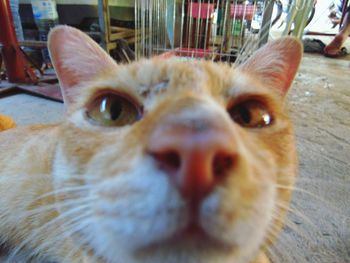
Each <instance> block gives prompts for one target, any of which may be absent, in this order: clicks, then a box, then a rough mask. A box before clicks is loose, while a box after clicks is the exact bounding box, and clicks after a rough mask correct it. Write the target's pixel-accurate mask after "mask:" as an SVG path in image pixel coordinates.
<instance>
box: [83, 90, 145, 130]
mask: <svg viewBox="0 0 350 263" xmlns="http://www.w3.org/2000/svg"><path fill="white" fill-rule="evenodd" d="M86 115H87V117H88V118H89V119H90V120H92V122H93V123H95V124H98V125H102V126H125V125H128V124H132V123H134V122H135V121H137V120H139V119H140V118H141V109H140V107H139V106H137V104H136V103H134V102H133V101H132V100H130V99H129V98H127V97H126V96H123V95H120V94H116V93H106V94H102V95H100V96H98V97H97V98H95V99H94V100H93V101H92V102H90V103H89V105H88V106H87V111H86Z"/></svg>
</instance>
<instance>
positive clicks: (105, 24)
mask: <svg viewBox="0 0 350 263" xmlns="http://www.w3.org/2000/svg"><path fill="white" fill-rule="evenodd" d="M98 22H99V24H100V31H101V46H102V48H104V49H105V50H106V51H107V52H109V50H108V44H109V42H110V34H111V33H110V32H111V31H110V19H109V5H108V0H98Z"/></svg>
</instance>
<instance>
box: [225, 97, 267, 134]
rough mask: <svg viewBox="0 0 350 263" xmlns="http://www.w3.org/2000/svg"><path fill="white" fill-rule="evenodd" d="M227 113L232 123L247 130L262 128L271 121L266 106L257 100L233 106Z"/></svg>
mask: <svg viewBox="0 0 350 263" xmlns="http://www.w3.org/2000/svg"><path fill="white" fill-rule="evenodd" d="M228 113H229V114H230V116H231V118H232V120H233V121H234V122H236V123H238V124H239V125H241V126H242V127H247V128H263V127H266V126H269V125H271V123H272V121H273V118H272V115H271V114H270V112H269V110H268V108H267V106H266V105H265V104H264V103H262V102H260V101H258V100H246V101H243V102H240V103H238V104H235V105H233V106H231V107H230V108H229V109H228Z"/></svg>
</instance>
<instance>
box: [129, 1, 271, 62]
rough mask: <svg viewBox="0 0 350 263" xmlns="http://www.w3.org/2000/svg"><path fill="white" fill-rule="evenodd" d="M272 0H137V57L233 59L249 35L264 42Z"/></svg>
mask: <svg viewBox="0 0 350 263" xmlns="http://www.w3.org/2000/svg"><path fill="white" fill-rule="evenodd" d="M273 2H274V1H239V0H234V1H232V0H231V1H230V0H207V1H201V0H197V1H195V0H149V1H144V0H135V27H136V31H137V32H138V34H136V41H135V53H136V57H137V58H138V59H139V58H141V57H151V56H154V55H160V54H163V56H167V55H169V56H170V55H176V56H180V57H187V58H205V59H211V60H214V61H231V62H234V60H235V58H236V57H237V54H238V52H239V51H240V50H241V49H242V48H243V47H244V46H245V45H246V44H247V43H246V41H247V39H249V41H250V42H251V41H253V42H259V41H260V42H261V41H264V38H263V37H264V35H267V34H268V32H266V29H267V31H268V30H269V26H270V21H271V14H272V6H273ZM267 12H269V13H270V15H269V17H267V18H265V20H266V21H267V20H268V23H265V25H264V21H263V20H264V13H267ZM253 22H254V23H255V24H256V23H258V24H259V28H260V30H255V29H254V28H253V27H252V23H253ZM265 41H267V39H265Z"/></svg>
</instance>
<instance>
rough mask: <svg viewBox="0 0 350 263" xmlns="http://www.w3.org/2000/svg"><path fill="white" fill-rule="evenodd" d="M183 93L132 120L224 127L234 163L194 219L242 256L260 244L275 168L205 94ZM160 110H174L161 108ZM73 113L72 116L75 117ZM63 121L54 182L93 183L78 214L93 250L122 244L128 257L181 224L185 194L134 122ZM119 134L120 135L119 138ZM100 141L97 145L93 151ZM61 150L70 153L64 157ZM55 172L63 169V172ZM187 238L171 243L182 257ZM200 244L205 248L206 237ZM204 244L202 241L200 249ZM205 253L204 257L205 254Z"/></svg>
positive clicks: (104, 251) (113, 253)
mask: <svg viewBox="0 0 350 263" xmlns="http://www.w3.org/2000/svg"><path fill="white" fill-rule="evenodd" d="M183 99H184V101H185V102H184V103H180V105H181V106H182V107H181V109H179V108H178V106H177V103H179V102H181V100H180V99H179V100H177V101H176V103H174V102H170V101H169V102H168V103H166V104H167V107H162V111H163V112H165V114H164V113H163V114H154V116H153V117H152V118H154V119H157V121H151V120H150V119H149V118H150V117H149V118H148V119H147V120H142V121H140V123H139V124H138V125H141V126H142V125H147V126H149V125H154V126H153V127H147V128H146V129H145V128H144V129H142V130H143V131H147V130H148V131H153V132H154V131H155V130H156V126H159V124H160V125H164V124H165V123H167V122H169V121H170V122H174V121H176V119H180V120H181V119H186V120H188V119H191V118H192V119H207V120H208V119H209V120H210V119H216V121H213V120H212V121H211V122H215V123H216V122H218V123H220V126H223V127H230V128H229V129H230V132H231V133H232V134H234V135H233V137H236V139H235V140H237V145H239V146H237V147H238V148H239V150H238V152H239V154H240V156H241V157H240V161H239V165H237V168H236V171H235V174H232V176H230V177H229V179H228V181H227V182H226V184H225V185H222V186H219V187H218V188H217V189H216V190H215V191H213V192H212V194H210V195H209V196H208V197H207V199H205V200H204V201H203V205H202V206H201V211H200V223H201V224H202V226H203V228H204V229H205V231H207V232H208V233H209V234H210V235H211V236H212V237H213V238H215V239H217V240H221V242H224V244H225V243H226V244H230V246H233V247H236V249H234V250H232V251H231V255H230V257H233V254H235V256H234V258H235V259H237V262H240V261H238V260H242V262H245V261H246V260H247V258H249V257H252V256H253V255H254V254H255V253H254V251H256V250H257V249H258V248H259V245H260V244H261V242H262V241H263V239H264V237H265V234H266V233H265V229H266V228H267V226H268V224H269V222H270V221H271V218H270V214H271V213H272V209H273V206H274V204H273V202H274V198H275V192H274V188H273V187H272V186H273V181H274V179H275V177H276V175H275V173H276V171H274V170H273V169H272V168H271V167H274V166H275V163H273V161H272V160H273V157H272V156H271V153H269V152H268V151H266V152H264V151H262V150H261V151H259V152H258V153H256V154H252V152H253V151H254V149H255V147H256V145H257V144H259V141H258V140H255V139H253V140H254V142H253V143H252V144H251V145H250V144H247V143H246V141H249V140H251V138H250V137H249V135H247V134H246V133H245V132H244V131H243V130H241V129H240V128H238V127H236V128H234V126H232V123H231V122H232V121H231V120H230V119H229V118H227V116H226V113H225V112H224V111H223V110H222V109H221V108H220V107H218V106H217V104H216V103H214V102H212V101H211V102H210V100H209V99H208V100H205V101H203V100H202V99H201V100H197V99H192V100H189V99H188V98H187V97H185V98H183ZM186 105H187V106H186ZM193 105H196V106H193ZM175 108H177V109H176V110H175ZM156 112H157V111H156ZM167 112H170V113H171V112H177V114H176V115H175V116H174V115H173V114H170V115H167V114H166V113H167ZM72 120H74V121H78V119H77V118H76V117H75V118H71V121H72ZM79 121H81V120H79ZM146 123H147V124H146ZM67 125H68V126H67V127H65V128H64V129H63V130H64V136H63V138H64V140H62V141H61V143H60V146H59V148H58V149H59V150H58V151H57V153H56V158H55V160H56V161H55V165H54V176H55V174H57V177H56V176H55V178H57V179H58V180H60V182H58V181H56V183H55V186H56V187H58V189H60V188H63V187H65V186H66V185H69V186H72V185H75V184H77V178H80V179H81V181H78V182H80V183H83V185H85V186H88V185H93V188H92V189H90V190H89V191H88V192H89V194H88V196H89V198H91V201H90V202H89V205H88V210H89V211H90V212H91V215H90V216H89V217H88V218H86V219H84V220H85V222H86V223H85V222H84V220H82V224H83V225H85V224H86V227H85V228H84V235H86V236H87V237H90V238H89V242H90V244H91V245H92V247H94V249H95V250H96V252H97V253H98V254H100V255H103V256H104V257H106V258H109V259H110V260H112V259H113V258H116V257H117V256H118V255H121V254H122V252H123V253H126V251H129V253H127V255H129V256H130V255H132V254H133V253H135V251H136V252H137V251H139V250H140V249H142V248H143V247H145V246H147V245H149V244H152V243H155V242H159V241H161V240H166V239H167V238H169V237H171V236H172V235H173V234H174V233H176V232H177V231H178V230H179V229H182V228H183V227H184V226H185V225H186V220H187V219H186V218H188V214H187V213H188V209H186V205H185V200H183V199H182V198H181V196H179V194H178V192H177V191H176V189H175V187H174V185H172V183H171V182H170V181H169V178H168V176H167V175H166V174H164V172H162V171H160V170H159V169H158V168H157V166H156V165H155V163H154V162H152V159H150V158H149V156H147V154H146V155H145V151H144V149H143V147H144V145H146V144H147V142H146V141H143V140H145V139H147V137H149V135H147V134H146V135H143V136H140V133H138V132H135V131H133V130H135V129H136V128H135V127H129V128H124V131H114V132H110V133H109V134H101V132H100V133H99V132H93V131H87V130H81V128H78V127H74V126H72V124H67ZM75 125H76V124H75ZM78 126H81V125H78ZM138 129H139V128H138ZM143 133H145V132H143ZM151 133H152V132H151ZM119 137H121V138H124V139H123V140H118V139H117V138H119ZM245 137H247V138H245ZM77 142H79V143H77ZM130 142H131V143H130ZM132 142H137V144H134V143H132ZM231 143H234V141H231ZM101 147H102V148H103V151H99V150H98V149H99V148H101ZM65 156H71V157H70V158H69V159H67V158H66V157H65ZM252 164H254V165H252ZM271 169H272V170H271ZM62 174H66V175H69V176H67V177H62ZM76 186H79V185H76ZM262 186H263V187H262ZM102 240H103V241H102ZM128 241H130V242H128ZM202 243H205V242H202ZM173 245H174V244H173ZM191 245H192V246H193V244H186V246H184V247H178V250H182V251H183V252H182V253H183V254H186V253H189V254H188V257H189V258H191V257H194V255H190V253H195V252H194V251H191V249H190V247H191ZM174 246H175V245H174ZM187 246H188V247H189V248H188V252H186V247H187ZM112 247H113V248H114V249H111V248H112ZM115 247H118V248H119V249H115ZM207 248H210V245H209V244H208V247H207ZM207 248H206V247H205V245H203V249H207ZM167 249H168V247H166V246H165V247H164V248H162V246H159V247H158V250H156V251H152V253H149V254H147V255H148V257H150V258H152V262H162V261H163V259H162V257H160V255H162V254H163V253H165V255H168V256H169V255H170V254H167V253H170V252H169V251H167ZM164 251H167V252H164ZM237 251H239V253H237ZM127 255H125V257H127ZM151 255H153V256H151ZM156 255H158V257H157V256H156ZM143 256H144V257H145V258H147V256H146V255H143ZM203 256H204V255H203ZM205 256H206V257H208V254H206V255H205ZM196 257H197V258H198V255H196ZM143 260H144V259H142V260H141V261H142V262H144V261H143ZM209 262H210V261H209Z"/></svg>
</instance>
